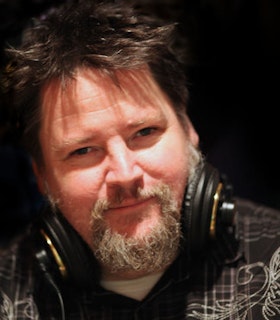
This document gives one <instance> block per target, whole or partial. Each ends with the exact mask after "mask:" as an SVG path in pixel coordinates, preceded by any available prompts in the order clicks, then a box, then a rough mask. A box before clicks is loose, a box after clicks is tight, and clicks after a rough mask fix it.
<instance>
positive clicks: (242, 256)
mask: <svg viewBox="0 0 280 320" xmlns="http://www.w3.org/2000/svg"><path fill="white" fill-rule="evenodd" d="M237 207H238V212H239V214H238V222H237V223H238V228H237V229H238V234H239V239H240V242H239V246H238V250H237V252H235V250H234V249H235V248H234V246H235V244H234V242H232V241H231V239H230V237H229V238H225V239H224V240H221V239H220V240H218V241H217V242H216V243H215V245H212V246H209V248H208V250H207V252H206V253H205V255H203V256H197V257H194V258H193V259H192V260H191V261H189V260H188V259H187V257H186V254H183V253H182V255H181V257H179V258H178V260H177V261H176V262H175V263H174V264H173V265H172V266H171V267H170V268H169V270H167V272H166V273H165V274H164V275H163V277H162V278H161V279H160V281H159V282H158V283H157V284H156V285H155V287H154V288H153V289H152V291H151V292H150V293H149V295H148V296H147V297H146V298H145V299H144V300H143V301H141V302H139V301H135V300H133V299H130V298H127V297H123V296H120V295H116V294H114V293H112V292H108V291H106V290H104V289H102V288H101V287H98V286H97V287H96V288H94V289H92V290H91V291H88V292H85V291H82V290H78V289H74V288H72V287H71V286H70V285H68V284H65V283H60V282H59V281H57V282H56V285H55V286H51V285H50V283H49V282H48V281H46V279H45V277H44V276H43V273H42V272H41V271H39V270H38V269H37V268H36V267H35V266H34V261H33V260H34V258H33V254H32V249H31V248H32V243H31V242H29V241H28V239H25V238H24V241H23V240H22V241H20V242H19V243H17V244H15V245H14V246H13V247H12V248H10V249H9V251H7V252H5V253H3V254H2V256H1V258H0V319H1V320H6V319H9V320H11V319H13V320H14V319H21V320H23V319H48V320H51V319H63V316H64V317H65V319H66V320H72V319H73V320H74V319H75V320H76V319H79V320H82V319H98V320H107V319H121V320H125V319H128V320H132V319H137V320H140V319H143V320H157V319H162V320H164V319H165V320H171V319H178V320H181V319H199V320H226V319H228V320H233V319H235V320H237V319H238V320H243V319H244V320H245V319H248V320H259V319H280V299H279V298H280V263H279V262H280V212H278V211H276V210H273V209H270V208H265V207H263V206H261V205H256V204H254V203H251V202H247V201H243V200H240V199H238V200H237ZM234 252H235V254H233V253H234ZM56 287H59V293H58V291H57V290H56ZM60 298H61V299H60ZM62 301H63V302H62Z"/></svg>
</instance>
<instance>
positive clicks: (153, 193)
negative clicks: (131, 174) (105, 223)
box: [91, 184, 177, 220]
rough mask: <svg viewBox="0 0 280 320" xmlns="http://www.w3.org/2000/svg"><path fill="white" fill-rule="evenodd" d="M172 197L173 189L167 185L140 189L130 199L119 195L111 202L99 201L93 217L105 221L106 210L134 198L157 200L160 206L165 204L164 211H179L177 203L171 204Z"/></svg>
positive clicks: (93, 211) (92, 211) (92, 214)
mask: <svg viewBox="0 0 280 320" xmlns="http://www.w3.org/2000/svg"><path fill="white" fill-rule="evenodd" d="M171 197H172V192H171V189H170V187H169V186H168V185H165V184H159V185H156V186H154V187H152V188H150V189H143V188H140V187H139V188H138V189H137V191H136V192H135V194H134V196H133V197H132V196H130V197H129V198H128V197H122V198H120V197H119V195H117V196H116V197H115V198H113V199H111V200H109V199H107V198H105V199H99V200H97V201H96V203H95V204H94V206H93V208H92V210H91V216H92V218H94V219H101V220H103V213H104V212H105V211H106V210H108V209H110V208H111V207H114V206H115V205H116V204H118V205H119V204H121V203H122V202H124V201H125V200H127V199H132V198H133V199H135V200H146V199H149V198H156V199H157V200H158V202H159V203H160V204H163V206H162V207H163V208H165V209H164V211H166V212H169V210H170V209H171V210H177V204H175V201H173V202H170V198H171ZM163 213H165V212H163Z"/></svg>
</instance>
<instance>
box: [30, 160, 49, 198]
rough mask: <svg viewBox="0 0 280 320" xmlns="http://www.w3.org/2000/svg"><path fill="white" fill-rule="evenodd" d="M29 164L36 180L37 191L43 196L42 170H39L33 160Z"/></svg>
mask: <svg viewBox="0 0 280 320" xmlns="http://www.w3.org/2000/svg"><path fill="white" fill-rule="evenodd" d="M31 164H32V169H33V172H34V175H35V178H36V182H37V186H38V189H39V191H40V192H41V193H42V194H45V191H46V190H45V187H44V178H43V173H42V170H40V168H39V165H38V164H37V162H36V161H35V160H34V159H32V160H31Z"/></svg>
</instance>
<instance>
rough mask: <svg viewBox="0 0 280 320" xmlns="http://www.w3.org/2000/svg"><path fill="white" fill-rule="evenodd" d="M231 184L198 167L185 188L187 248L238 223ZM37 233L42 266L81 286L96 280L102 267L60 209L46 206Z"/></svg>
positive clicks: (206, 165)
mask: <svg viewBox="0 0 280 320" xmlns="http://www.w3.org/2000/svg"><path fill="white" fill-rule="evenodd" d="M235 214H236V209H235V203H234V201H233V199H232V188H231V185H230V184H228V183H227V181H226V179H225V177H222V176H220V174H219V172H218V170H217V169H216V168H214V167H213V166H212V165H210V164H209V163H207V162H203V163H202V164H201V165H200V166H199V167H198V168H197V171H196V173H195V175H194V178H193V179H192V181H191V183H189V184H188V187H187V189H186V193H185V198H184V203H183V206H182V229H183V233H184V235H185V240H186V246H187V251H188V252H189V253H190V254H197V253H199V252H202V251H203V249H204V248H205V247H206V245H207V243H209V240H211V239H212V240H215V239H216V237H217V233H219V232H226V230H227V228H232V227H234V225H235ZM38 223H39V228H37V229H39V234H38V232H37V234H36V243H37V248H36V253H35V255H36V257H37V260H38V261H39V265H40V266H41V269H42V270H43V271H45V272H48V273H52V274H53V273H56V274H57V275H58V276H59V277H60V278H62V279H63V280H66V281H70V282H71V283H72V284H74V285H76V286H79V287H88V286H91V285H92V284H94V282H95V281H96V279H97V278H98V277H99V267H98V264H97V263H96V261H95V259H94V256H93V253H92V252H91V250H90V249H89V247H88V246H87V245H86V244H85V242H84V241H83V240H82V238H81V237H80V235H79V234H78V233H77V232H76V231H75V230H74V229H73V228H72V226H71V225H70V224H69V223H68V222H67V221H66V219H65V218H64V217H63V216H62V215H61V214H59V213H57V214H55V213H53V212H51V210H50V209H49V208H47V209H45V210H44V212H43V214H42V216H41V217H40V219H39V222H38Z"/></svg>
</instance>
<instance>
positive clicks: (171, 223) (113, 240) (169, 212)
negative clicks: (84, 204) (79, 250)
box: [91, 185, 182, 273]
mask: <svg viewBox="0 0 280 320" xmlns="http://www.w3.org/2000/svg"><path fill="white" fill-rule="evenodd" d="M150 196H154V197H156V198H157V200H158V203H159V204H160V207H161V212H162V216H161V217H160V221H159V223H158V224H157V226H155V227H154V228H153V229H152V230H151V232H149V234H148V235H146V236H143V237H141V238H139V237H130V238H129V237H126V236H125V235H121V234H119V233H117V232H112V231H111V229H110V228H109V227H108V226H107V224H106V222H105V221H104V220H103V219H102V212H103V210H105V209H106V207H107V206H108V203H107V202H106V201H102V200H100V201H98V202H97V203H96V205H95V207H94V209H93V211H92V219H91V229H92V249H93V252H94V255H95V257H96V259H97V260H98V261H99V263H100V264H101V265H103V266H105V267H106V268H107V269H109V270H110V272H111V273H117V272H130V271H134V272H135V271H137V272H139V273H140V272H143V271H144V272H146V273H151V272H156V271H159V270H162V269H164V268H165V267H167V266H168V265H170V264H171V263H172V261H173V260H174V259H175V258H176V256H177V254H178V251H179V244H180V239H181V237H182V234H181V224H180V209H178V206H177V205H176V204H175V201H174V200H173V199H172V196H171V191H170V189H169V187H168V186H166V185H160V186H158V187H155V188H153V189H152V190H150V191H148V192H144V191H143V190H142V189H139V190H138V197H139V198H147V197H150Z"/></svg>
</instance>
